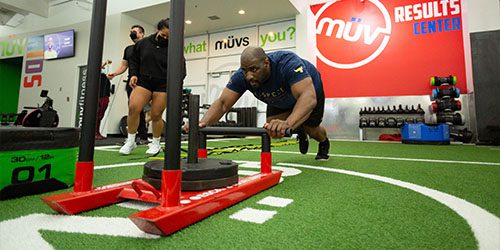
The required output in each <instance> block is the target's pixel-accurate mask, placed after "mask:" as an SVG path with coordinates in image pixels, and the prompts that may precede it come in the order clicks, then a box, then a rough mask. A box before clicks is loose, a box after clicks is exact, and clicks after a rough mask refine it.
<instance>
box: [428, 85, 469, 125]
mask: <svg viewBox="0 0 500 250" xmlns="http://www.w3.org/2000/svg"><path fill="white" fill-rule="evenodd" d="M456 83H457V78H456V76H452V75H450V76H447V77H438V76H433V77H431V86H432V87H435V88H434V89H432V93H431V101H433V102H432V104H431V108H430V110H431V112H433V113H434V115H433V119H432V120H433V122H434V123H438V124H440V123H446V124H449V125H452V126H453V125H463V121H462V115H461V114H460V113H458V112H456V111H460V110H461V109H462V107H461V106H462V104H461V103H460V101H459V100H456V98H458V97H460V89H458V88H457V87H455V85H456Z"/></svg>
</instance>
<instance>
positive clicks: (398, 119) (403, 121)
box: [396, 117, 405, 128]
mask: <svg viewBox="0 0 500 250" xmlns="http://www.w3.org/2000/svg"><path fill="white" fill-rule="evenodd" d="M404 123H405V120H404V119H403V118H401V117H397V118H396V127H398V128H399V127H401V126H403V124H404Z"/></svg>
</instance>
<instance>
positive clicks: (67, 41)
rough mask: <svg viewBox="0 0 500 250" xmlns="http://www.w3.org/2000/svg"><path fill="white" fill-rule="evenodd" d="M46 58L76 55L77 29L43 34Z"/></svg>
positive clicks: (44, 55)
mask: <svg viewBox="0 0 500 250" xmlns="http://www.w3.org/2000/svg"><path fill="white" fill-rule="evenodd" d="M43 39H44V48H43V49H44V53H43V57H44V59H45V60H53V59H60V58H66V57H72V56H74V55H75V30H67V31H61V32H56V33H51V34H46V35H44V36H43Z"/></svg>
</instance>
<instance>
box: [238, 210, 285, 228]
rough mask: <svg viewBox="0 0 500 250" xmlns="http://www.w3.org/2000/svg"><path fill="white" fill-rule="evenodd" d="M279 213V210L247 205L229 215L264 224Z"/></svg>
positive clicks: (240, 219) (241, 219)
mask: <svg viewBox="0 0 500 250" xmlns="http://www.w3.org/2000/svg"><path fill="white" fill-rule="evenodd" d="M277 213H278V212H277V211H269V210H260V209H254V208H249V207H247V208H244V209H242V210H240V211H238V212H236V213H234V214H232V215H231V216H229V218H231V219H235V220H239V221H245V222H253V223H257V224H262V223H264V222H266V221H268V220H270V219H272V218H273V216H274V215H275V214H277Z"/></svg>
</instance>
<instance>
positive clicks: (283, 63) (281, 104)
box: [226, 51, 323, 109]
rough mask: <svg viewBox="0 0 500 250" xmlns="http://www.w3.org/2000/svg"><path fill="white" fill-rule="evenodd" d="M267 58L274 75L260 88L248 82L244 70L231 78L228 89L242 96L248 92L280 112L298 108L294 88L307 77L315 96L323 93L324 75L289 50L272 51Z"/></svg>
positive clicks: (238, 71) (239, 70)
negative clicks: (309, 79) (312, 85)
mask: <svg viewBox="0 0 500 250" xmlns="http://www.w3.org/2000/svg"><path fill="white" fill-rule="evenodd" d="M267 57H268V58H269V61H270V62H271V76H270V77H269V79H268V80H267V81H266V82H265V83H263V84H262V85H261V86H260V87H259V88H258V89H253V88H252V87H251V86H250V84H249V83H247V81H246V80H245V73H244V71H243V70H242V69H241V68H240V69H238V70H237V71H236V72H235V73H234V74H233V76H231V79H230V80H229V83H228V84H227V86H226V87H227V88H229V89H230V90H233V91H235V92H237V93H239V94H243V93H245V91H247V90H249V91H250V92H252V94H253V95H254V96H255V97H257V99H259V100H261V101H263V102H264V103H266V104H267V105H269V106H273V107H276V108H280V109H292V108H293V107H294V106H295V103H296V102H297V100H296V99H295V97H294V96H293V94H292V91H291V86H292V85H293V84H295V83H297V82H299V81H300V80H303V79H304V78H306V77H311V78H312V81H313V84H314V88H315V89H316V96H318V94H319V93H322V92H323V83H322V82H321V76H320V74H319V72H318V70H317V69H316V67H314V65H312V63H310V62H308V61H307V60H304V59H302V58H300V57H299V56H297V55H296V54H295V53H293V52H290V51H276V52H270V53H268V54H267Z"/></svg>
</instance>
